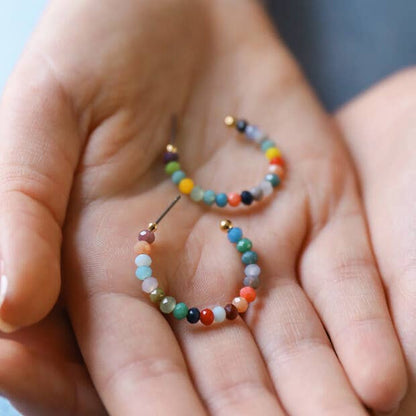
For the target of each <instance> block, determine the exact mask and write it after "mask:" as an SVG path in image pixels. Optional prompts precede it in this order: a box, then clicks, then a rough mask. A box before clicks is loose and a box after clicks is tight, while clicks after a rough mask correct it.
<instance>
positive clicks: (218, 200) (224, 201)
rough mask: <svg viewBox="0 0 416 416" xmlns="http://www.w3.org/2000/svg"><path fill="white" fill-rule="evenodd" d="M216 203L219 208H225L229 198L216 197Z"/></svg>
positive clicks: (218, 195)
mask: <svg viewBox="0 0 416 416" xmlns="http://www.w3.org/2000/svg"><path fill="white" fill-rule="evenodd" d="M215 202H216V204H217V205H218V206H219V207H225V206H226V205H227V202H228V198H227V195H226V194H217V196H216V197H215Z"/></svg>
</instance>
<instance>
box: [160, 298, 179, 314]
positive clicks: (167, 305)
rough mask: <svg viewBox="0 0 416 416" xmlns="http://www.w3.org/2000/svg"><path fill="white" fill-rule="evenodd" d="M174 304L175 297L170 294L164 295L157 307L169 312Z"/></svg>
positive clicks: (173, 307)
mask: <svg viewBox="0 0 416 416" xmlns="http://www.w3.org/2000/svg"><path fill="white" fill-rule="evenodd" d="M175 306H176V299H175V298H174V297H172V296H165V297H164V298H163V299H162V300H161V301H160V305H159V308H160V310H161V311H162V312H163V313H171V312H172V311H173V310H174V309H175Z"/></svg>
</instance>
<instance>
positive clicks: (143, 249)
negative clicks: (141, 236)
mask: <svg viewBox="0 0 416 416" xmlns="http://www.w3.org/2000/svg"><path fill="white" fill-rule="evenodd" d="M151 251H152V249H151V247H150V244H149V243H148V242H147V241H138V242H137V243H136V244H135V245H134V252H135V253H136V254H150V252H151Z"/></svg>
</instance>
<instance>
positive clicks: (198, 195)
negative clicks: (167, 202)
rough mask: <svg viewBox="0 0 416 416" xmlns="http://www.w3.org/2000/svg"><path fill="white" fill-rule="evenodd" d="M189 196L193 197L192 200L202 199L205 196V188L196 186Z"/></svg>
mask: <svg viewBox="0 0 416 416" xmlns="http://www.w3.org/2000/svg"><path fill="white" fill-rule="evenodd" d="M189 196H190V197H191V199H192V201H195V202H199V201H202V198H203V197H204V190H203V189H202V188H201V187H199V186H194V187H193V188H192V191H191V194H190V195H189Z"/></svg>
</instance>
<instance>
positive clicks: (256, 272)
mask: <svg viewBox="0 0 416 416" xmlns="http://www.w3.org/2000/svg"><path fill="white" fill-rule="evenodd" d="M244 273H245V274H246V276H252V277H258V276H260V273H261V269H260V267H259V265H258V264H249V265H248V266H246V268H245V269H244Z"/></svg>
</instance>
